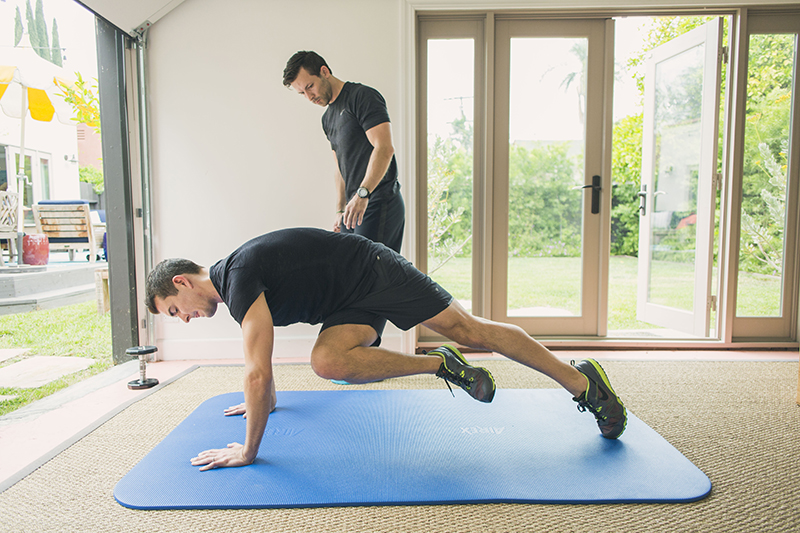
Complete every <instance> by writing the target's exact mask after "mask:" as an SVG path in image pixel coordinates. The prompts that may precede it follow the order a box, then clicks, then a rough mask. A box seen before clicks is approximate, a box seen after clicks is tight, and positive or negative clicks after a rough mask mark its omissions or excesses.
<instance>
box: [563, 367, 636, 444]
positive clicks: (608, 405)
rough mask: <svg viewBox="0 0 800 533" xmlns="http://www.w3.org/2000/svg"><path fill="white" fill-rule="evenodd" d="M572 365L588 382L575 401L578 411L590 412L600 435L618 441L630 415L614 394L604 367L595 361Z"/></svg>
mask: <svg viewBox="0 0 800 533" xmlns="http://www.w3.org/2000/svg"><path fill="white" fill-rule="evenodd" d="M571 364H572V365H573V366H574V367H575V368H576V369H577V370H578V372H580V373H581V374H583V375H584V376H586V379H587V381H588V385H587V387H586V391H584V392H583V393H582V394H581V395H580V396H578V397H577V398H573V401H575V402H578V410H579V411H581V412H584V411H589V412H590V413H592V414H593V415H594V417H595V419H596V420H597V426H598V427H599V428H600V433H602V434H603V436H604V437H605V438H607V439H616V438H618V437H619V436H620V435H622V433H623V432H624V431H625V426H626V424H627V423H628V414H627V410H626V409H625V405H624V404H623V403H622V400H621V399H620V398H619V396H617V393H616V392H614V389H613V387H611V383H610V382H609V381H608V376H607V375H606V373H605V371H604V370H603V367H601V366H600V363H598V362H597V361H595V360H594V359H585V360H583V361H581V362H580V363H578V364H575V362H574V361H572V362H571Z"/></svg>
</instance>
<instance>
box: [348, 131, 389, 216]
mask: <svg viewBox="0 0 800 533" xmlns="http://www.w3.org/2000/svg"><path fill="white" fill-rule="evenodd" d="M366 134H367V139H368V140H369V142H370V144H372V154H370V156H369V164H368V165H367V172H366V174H365V175H364V179H363V180H361V186H362V187H366V188H367V190H369V192H373V191H374V190H375V188H376V187H377V186H378V185H379V184H380V182H381V180H382V179H383V177H384V176H385V175H386V171H387V170H389V165H390V164H391V162H392V156H393V155H394V144H393V142H392V125H391V123H390V122H384V123H383V124H378V125H377V126H373V127H372V128H370V129H368V130H367V131H366ZM368 204H369V198H359V197H358V196H354V197H353V198H351V199H350V201H349V202H348V203H347V206H346V207H345V208H344V219H343V222H344V225H345V226H347V227H348V228H350V229H352V228H355V227H356V226H357V225H361V222H362V221H363V220H364V212H365V211H366V210H367V205H368Z"/></svg>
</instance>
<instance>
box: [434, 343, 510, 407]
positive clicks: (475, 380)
mask: <svg viewBox="0 0 800 533" xmlns="http://www.w3.org/2000/svg"><path fill="white" fill-rule="evenodd" d="M428 355H438V356H440V357H441V358H442V364H441V365H439V370H437V372H436V376H437V377H440V378H442V379H444V380H445V383H446V384H447V388H449V389H450V392H453V389H452V388H450V383H452V384H454V385H458V386H459V387H461V388H462V389H464V390H465V391H466V392H467V394H469V395H470V396H472V397H473V398H475V399H476V400H478V401H479V402H485V403H489V402H491V401H492V399H493V398H494V393H495V390H496V386H495V383H494V377H492V373H491V372H489V371H488V370H486V369H485V368H482V367H475V366H472V365H470V364H469V363H467V360H466V359H465V358H464V356H463V355H461V352H459V351H458V350H457V349H456V348H455V347H454V346H451V345H449V344H444V345H442V346H440V347H438V348H436V349H435V350H431V351H430V352H428Z"/></svg>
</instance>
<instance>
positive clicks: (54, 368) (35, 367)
mask: <svg viewBox="0 0 800 533" xmlns="http://www.w3.org/2000/svg"><path fill="white" fill-rule="evenodd" d="M92 363H94V359H89V358H86V357H44V356H36V357H31V358H29V359H25V360H23V361H20V362H18V363H14V364H13V365H9V366H6V367H4V368H0V387H8V388H11V387H14V388H20V389H32V388H34V387H41V386H42V385H46V384H48V383H50V382H51V381H55V380H56V379H58V378H60V377H61V376H65V375H67V374H72V373H73V372H78V371H79V370H84V369H86V368H88V367H89V366H91V365H92Z"/></svg>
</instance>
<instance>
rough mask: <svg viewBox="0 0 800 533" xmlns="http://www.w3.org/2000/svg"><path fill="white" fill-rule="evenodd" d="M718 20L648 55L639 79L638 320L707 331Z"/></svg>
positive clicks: (699, 333)
mask: <svg viewBox="0 0 800 533" xmlns="http://www.w3.org/2000/svg"><path fill="white" fill-rule="evenodd" d="M721 42H722V19H720V20H718V21H713V22H709V23H708V24H706V25H704V26H701V27H700V28H697V29H695V30H692V31H691V32H689V33H686V34H684V35H682V36H680V37H677V38H676V39H673V40H672V41H670V42H668V43H667V44H664V45H662V46H660V47H658V48H656V49H654V50H653V51H652V57H651V58H650V60H649V61H648V65H647V72H646V75H645V110H644V125H643V135H644V138H643V148H642V190H641V193H640V196H641V197H642V205H641V208H640V211H641V213H640V215H641V220H640V225H639V280H638V281H639V283H638V287H639V294H638V304H637V314H638V318H639V320H641V321H643V322H648V323H650V324H655V325H658V326H662V327H665V328H668V329H672V330H675V331H679V332H683V333H686V334H689V335H693V336H697V337H707V336H708V334H709V323H710V310H711V306H710V303H711V276H712V265H713V262H712V253H713V233H714V205H715V190H716V185H715V184H716V180H715V176H716V172H717V138H718V120H717V118H718V114H719V92H720V72H721V67H722V54H721V53H720V52H721Z"/></svg>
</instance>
